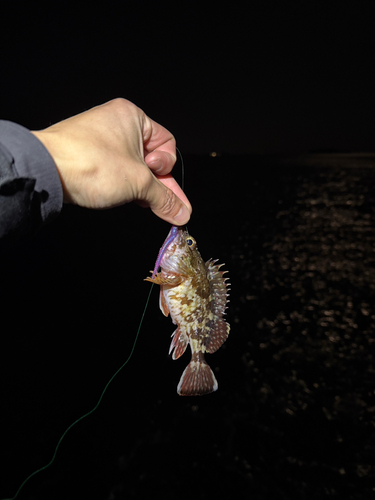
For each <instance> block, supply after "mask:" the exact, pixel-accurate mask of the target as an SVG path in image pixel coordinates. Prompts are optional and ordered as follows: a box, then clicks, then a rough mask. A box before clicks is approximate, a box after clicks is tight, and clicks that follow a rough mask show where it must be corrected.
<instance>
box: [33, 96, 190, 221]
mask: <svg viewBox="0 0 375 500" xmlns="http://www.w3.org/2000/svg"><path fill="white" fill-rule="evenodd" d="M32 133H33V134H34V135H35V136H36V137H37V138H38V139H39V140H40V141H41V142H42V143H43V144H44V146H45V147H46V148H47V150H48V151H49V153H50V154H51V156H52V158H53V159H54V161H55V164H56V168H57V170H58V173H59V175H60V179H61V183H62V186H63V190H64V202H65V203H76V204H77V205H80V206H82V207H87V208H97V209H104V208H111V207H115V206H118V205H122V204H124V203H129V202H131V201H133V200H134V201H137V202H138V203H139V204H140V205H142V206H145V207H150V208H151V210H152V211H153V212H154V213H155V214H156V215H157V216H158V217H160V218H161V219H164V220H165V221H167V222H170V223H171V224H176V225H183V224H186V223H187V222H188V220H189V218H190V214H191V211H192V208H191V205H190V203H189V200H188V199H187V197H186V196H185V194H184V192H183V191H182V189H181V188H180V187H179V185H178V184H177V182H176V181H175V180H174V179H173V177H172V175H171V174H170V172H171V170H172V168H173V165H174V164H175V162H176V142H175V139H174V137H173V135H172V134H171V133H170V132H168V130H166V129H165V128H164V127H162V126H161V125H159V124H158V123H156V122H154V121H153V120H151V118H149V117H148V116H147V115H146V114H145V113H144V112H143V111H142V110H141V109H139V108H138V107H137V106H135V105H134V104H133V103H131V102H130V101H127V100H125V99H115V100H113V101H110V102H108V103H106V104H103V105H101V106H97V107H95V108H92V109H90V110H89V111H86V112H84V113H81V114H79V115H76V116H73V117H72V118H68V119H67V120H64V121H61V122H59V123H56V124H55V125H52V126H51V127H48V128H46V129H44V130H41V131H38V132H32Z"/></svg>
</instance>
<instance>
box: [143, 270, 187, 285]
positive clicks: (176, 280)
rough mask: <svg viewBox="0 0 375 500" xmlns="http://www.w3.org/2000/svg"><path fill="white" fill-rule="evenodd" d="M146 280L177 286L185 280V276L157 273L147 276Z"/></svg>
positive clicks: (157, 283)
mask: <svg viewBox="0 0 375 500" xmlns="http://www.w3.org/2000/svg"><path fill="white" fill-rule="evenodd" d="M151 272H152V271H151ZM144 281H149V282H150V283H155V285H169V286H177V285H179V284H180V283H182V282H183V281H184V278H183V276H181V275H180V274H169V275H168V276H165V277H164V276H162V275H161V273H157V274H155V275H153V276H149V277H148V278H145V279H144Z"/></svg>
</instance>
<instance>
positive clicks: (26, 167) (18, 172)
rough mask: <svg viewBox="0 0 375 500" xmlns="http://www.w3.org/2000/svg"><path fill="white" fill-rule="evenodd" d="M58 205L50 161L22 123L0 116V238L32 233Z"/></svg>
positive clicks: (58, 186)
mask: <svg viewBox="0 0 375 500" xmlns="http://www.w3.org/2000/svg"><path fill="white" fill-rule="evenodd" d="M61 207H62V187H61V182H60V178H59V175H58V173H57V170H56V167H55V164H54V161H53V159H52V157H51V156H50V154H49V153H48V151H47V150H46V148H45V147H44V146H43V144H42V143H41V142H40V141H39V140H38V139H37V138H36V137H35V136H34V135H33V134H32V133H30V131H29V130H27V129H25V128H24V127H22V126H20V125H17V124H16V123H12V122H9V121H2V120H0V241H1V244H2V243H3V242H4V241H6V240H10V241H11V240H14V239H17V238H19V237H20V236H22V235H25V234H30V233H34V232H35V231H36V230H37V229H38V228H39V227H40V226H41V225H42V224H44V223H45V222H48V221H49V220H50V219H52V218H54V217H55V216H56V215H57V214H58V213H59V212H60V210H61Z"/></svg>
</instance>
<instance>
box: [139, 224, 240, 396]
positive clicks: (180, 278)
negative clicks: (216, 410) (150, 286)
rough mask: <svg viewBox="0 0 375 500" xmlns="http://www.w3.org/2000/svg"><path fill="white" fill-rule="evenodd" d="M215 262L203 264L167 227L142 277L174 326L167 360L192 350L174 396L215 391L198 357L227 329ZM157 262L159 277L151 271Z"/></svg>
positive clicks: (187, 239)
mask: <svg viewBox="0 0 375 500" xmlns="http://www.w3.org/2000/svg"><path fill="white" fill-rule="evenodd" d="M216 262H217V261H216V260H211V259H210V260H209V261H207V262H206V264H205V263H204V262H203V260H202V257H201V255H200V253H199V252H198V249H197V248H196V242H195V240H194V239H193V238H192V237H191V236H190V235H189V234H188V233H187V231H186V229H185V228H183V227H176V226H172V229H171V231H170V233H169V235H168V236H167V239H166V241H165V243H164V245H163V246H162V248H161V250H160V252H159V255H158V259H157V264H156V266H155V269H154V271H153V273H152V276H151V277H150V278H146V280H147V281H151V282H153V283H156V284H158V285H160V309H161V310H162V312H163V314H165V315H166V316H168V314H170V315H171V318H172V321H173V323H174V324H176V325H177V329H176V330H175V331H174V333H173V334H172V342H171V345H170V349H169V352H170V353H171V352H172V358H173V359H178V358H179V357H180V356H182V354H183V353H184V352H185V350H186V347H187V345H188V344H189V345H190V348H191V351H192V359H191V362H190V363H189V365H188V366H187V367H186V369H185V371H184V373H183V374H182V377H181V380H180V383H179V385H178V388H177V391H178V393H179V394H180V395H185V396H192V395H202V394H207V393H209V392H213V391H215V390H216V389H217V381H216V379H215V376H214V374H213V373H212V370H211V368H210V367H209V366H208V365H207V363H206V361H205V359H204V353H205V352H208V353H213V352H215V351H217V349H219V347H220V346H221V345H222V344H223V343H224V342H225V340H226V339H227V337H228V335H229V330H230V327H229V324H228V323H227V322H226V321H225V320H224V318H223V315H224V314H225V310H226V304H227V302H228V295H229V294H228V291H229V288H228V283H227V278H224V274H225V272H226V271H220V268H221V267H222V264H221V265H216ZM159 263H160V267H161V273H157V267H158V264H159Z"/></svg>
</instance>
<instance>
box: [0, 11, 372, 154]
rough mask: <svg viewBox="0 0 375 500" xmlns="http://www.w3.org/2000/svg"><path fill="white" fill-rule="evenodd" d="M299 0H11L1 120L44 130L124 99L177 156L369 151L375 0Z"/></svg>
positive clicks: (5, 31) (3, 47) (4, 51)
mask: <svg viewBox="0 0 375 500" xmlns="http://www.w3.org/2000/svg"><path fill="white" fill-rule="evenodd" d="M293 3H294V5H293ZM293 3H287V4H286V3H285V2H267V1H264V2H251V1H250V2H247V7H246V8H243V7H240V5H243V2H221V3H220V4H219V3H212V9H211V10H209V9H208V8H207V7H205V8H202V7H197V6H195V4H194V3H193V4H192V3H189V4H187V3H181V2H174V3H173V4H172V6H168V8H166V7H165V6H166V5H167V3H163V2H161V3H157V2H150V3H149V2H126V1H124V2H121V3H116V4H115V5H116V6H113V4H112V3H111V2H107V3H104V2H100V3H99V4H98V3H96V4H94V3H93V2H92V3H90V4H87V3H81V4H80V3H77V4H76V5H75V6H74V8H72V7H69V8H68V7H66V4H65V3H60V2H59V3H53V4H50V7H49V10H45V9H41V8H37V7H35V3H28V4H26V3H25V4H24V6H22V9H20V7H19V6H18V4H17V3H13V7H10V8H9V9H8V11H7V12H6V15H4V14H3V15H2V18H3V22H2V33H1V35H0V40H1V64H2V70H1V76H2V78H1V90H2V91H1V95H0V99H1V102H0V109H1V113H0V115H1V117H2V118H6V119H10V120H13V121H17V122H19V123H22V124H24V125H25V126H27V127H30V128H43V127H45V126H47V125H48V124H50V123H53V122H55V121H58V120H60V119H62V118H65V117H67V116H69V115H71V114H76V113H78V112H81V111H83V110H85V109H87V108H89V107H91V106H93V105H96V104H100V103H102V102H104V101H107V100H109V99H111V98H114V97H126V98H128V99H130V100H132V101H133V102H135V103H136V104H138V105H139V106H140V107H142V108H143V109H144V110H145V111H146V113H147V114H149V115H150V116H151V117H152V118H154V119H155V120H156V121H159V122H160V123H162V124H163V125H165V126H166V127H167V128H169V129H170V130H171V131H172V132H173V133H174V135H175V136H176V138H177V143H178V146H179V147H180V149H181V150H182V152H183V153H203V152H208V151H212V150H217V151H225V152H230V153H275V152H292V151H309V150H310V151H311V150H317V149H319V150H321V149H331V150H351V151H371V150H374V149H375V137H374V133H373V131H374V125H373V122H374V116H375V112H374V111H375V109H374V98H373V92H374V85H373V79H372V72H373V68H374V58H375V56H374V48H375V43H374V39H375V35H374V29H373V20H374V16H373V7H372V5H373V2H366V1H364V2H354V1H349V2H293ZM135 4H136V5H135ZM87 5H90V7H89V9H87ZM182 5H183V6H184V7H183V6H182ZM204 5H205V6H206V5H209V4H208V3H206V4H204ZM5 20H6V21H5ZM4 21H5V22H4ZM4 26H5V27H4Z"/></svg>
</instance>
